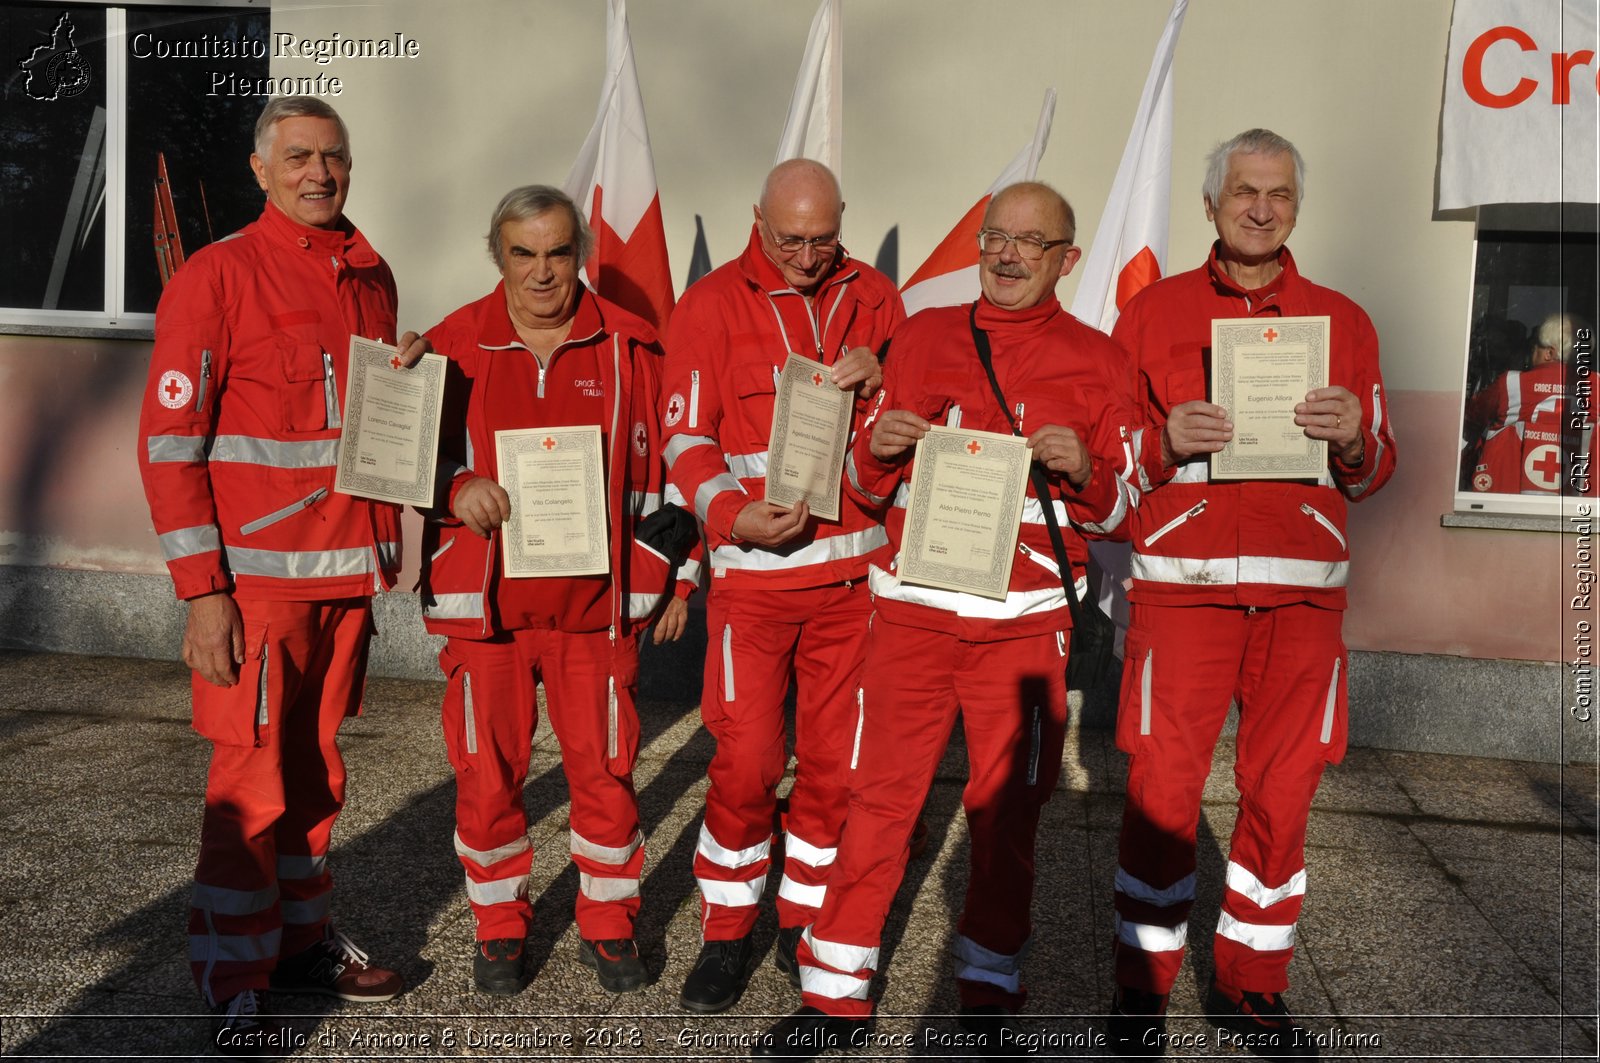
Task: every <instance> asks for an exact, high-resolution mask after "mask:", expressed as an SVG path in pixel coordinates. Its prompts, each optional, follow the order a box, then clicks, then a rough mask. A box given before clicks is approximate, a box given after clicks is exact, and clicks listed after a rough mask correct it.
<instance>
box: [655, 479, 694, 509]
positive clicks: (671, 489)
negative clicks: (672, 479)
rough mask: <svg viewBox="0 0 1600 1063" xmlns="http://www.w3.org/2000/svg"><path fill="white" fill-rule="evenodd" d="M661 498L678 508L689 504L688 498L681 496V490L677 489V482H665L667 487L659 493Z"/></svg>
mask: <svg viewBox="0 0 1600 1063" xmlns="http://www.w3.org/2000/svg"><path fill="white" fill-rule="evenodd" d="M661 500H662V501H663V502H668V503H671V504H672V505H674V506H678V507H679V508H687V507H688V504H689V503H688V500H687V499H685V498H684V497H683V492H682V491H680V490H678V485H677V484H670V483H669V484H667V489H666V490H665V491H663V492H662V494H661Z"/></svg>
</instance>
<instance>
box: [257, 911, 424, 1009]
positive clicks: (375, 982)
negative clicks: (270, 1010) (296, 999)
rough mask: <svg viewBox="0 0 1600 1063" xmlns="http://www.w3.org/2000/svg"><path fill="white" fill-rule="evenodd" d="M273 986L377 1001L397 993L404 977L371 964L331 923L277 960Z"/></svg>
mask: <svg viewBox="0 0 1600 1063" xmlns="http://www.w3.org/2000/svg"><path fill="white" fill-rule="evenodd" d="M272 988H273V989H274V990H276V991H277V992H280V993H316V994H318V995H320V996H325V997H338V998H339V999H340V1000H353V1001H356V1002H358V1003H371V1004H376V1003H381V1002H382V1001H385V1000H393V999H394V998H395V997H397V996H399V995H400V991H401V990H403V989H404V988H405V981H404V980H403V979H402V978H401V977H400V975H399V974H398V973H397V972H395V971H391V970H389V969H388V968H385V967H375V966H373V965H372V964H371V963H369V962H368V961H367V954H366V953H365V952H362V951H361V950H360V949H358V948H356V946H355V943H354V942H352V941H351V940H350V939H349V938H347V937H345V936H344V935H343V934H341V933H339V932H338V931H337V930H335V929H333V927H331V926H330V927H328V935H327V937H325V938H323V939H322V940H321V941H319V942H317V943H316V944H315V945H313V946H311V947H310V948H309V949H306V950H305V951H304V952H301V953H299V954H298V955H295V956H289V957H286V958H284V959H281V960H279V961H278V968H277V970H275V971H273V972H272Z"/></svg>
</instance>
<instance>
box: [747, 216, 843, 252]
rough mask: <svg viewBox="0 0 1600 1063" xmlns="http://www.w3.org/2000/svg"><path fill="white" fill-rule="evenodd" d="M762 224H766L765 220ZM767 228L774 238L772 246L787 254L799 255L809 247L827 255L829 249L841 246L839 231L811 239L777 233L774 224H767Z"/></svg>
mask: <svg viewBox="0 0 1600 1063" xmlns="http://www.w3.org/2000/svg"><path fill="white" fill-rule="evenodd" d="M762 224H763V225H766V223H765V222H763V223H762ZM766 229H767V236H768V237H770V238H771V240H772V246H773V247H776V248H777V249H778V250H779V251H782V252H783V253H784V254H786V255H798V254H799V253H800V252H801V251H803V250H805V249H806V248H808V247H809V248H811V250H813V251H815V252H816V253H817V254H819V255H825V254H827V253H828V252H829V251H832V250H833V249H834V248H835V247H838V246H839V234H838V233H829V234H828V235H826V236H813V237H811V238H809V239H802V238H801V237H798V236H779V235H778V234H777V233H775V232H773V231H772V226H770V225H766Z"/></svg>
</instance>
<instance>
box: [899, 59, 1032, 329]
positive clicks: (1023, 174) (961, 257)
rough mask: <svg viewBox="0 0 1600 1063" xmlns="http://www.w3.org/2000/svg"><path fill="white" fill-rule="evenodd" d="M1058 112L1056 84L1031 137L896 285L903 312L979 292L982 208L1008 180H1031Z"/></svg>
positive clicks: (964, 299) (959, 300) (953, 302)
mask: <svg viewBox="0 0 1600 1063" xmlns="http://www.w3.org/2000/svg"><path fill="white" fill-rule="evenodd" d="M1055 113H1056V90H1055V89H1046V90H1045V93H1044V105H1043V106H1042V107H1041V108H1040V109H1039V124H1038V126H1037V127H1036V128H1035V130H1034V134H1033V139H1032V140H1030V141H1029V142H1028V143H1027V144H1025V145H1023V148H1022V150H1021V151H1019V152H1017V156H1016V158H1014V159H1012V160H1011V163H1010V165H1008V166H1007V167H1006V168H1005V169H1004V170H1001V171H1000V176H999V177H997V178H995V181H994V184H992V185H990V186H989V190H988V191H987V192H985V193H984V194H983V195H982V196H980V197H979V198H978V201H977V202H976V203H974V204H973V205H972V208H971V209H970V210H968V211H967V212H966V213H965V214H963V215H962V216H961V220H960V221H958V222H956V225H955V228H953V229H951V230H950V234H949V235H948V236H946V237H945V238H944V239H943V240H941V241H939V246H938V247H936V248H934V249H933V254H931V255H929V256H928V259H927V261H926V262H924V263H923V264H922V265H921V266H918V267H917V271H916V272H915V273H913V274H912V275H911V278H910V279H909V280H907V281H906V282H905V284H904V285H903V286H902V287H901V289H900V295H901V297H902V298H903V299H904V300H905V304H906V313H907V314H915V313H916V312H917V311H918V310H926V309H927V308H928V307H930V306H954V305H956V304H957V303H968V302H971V301H972V300H974V299H976V298H977V297H978V291H979V287H978V230H979V229H980V228H982V227H983V215H984V212H985V211H987V210H988V209H989V200H990V199H992V198H993V197H994V194H995V193H996V192H998V191H1000V190H1001V189H1002V188H1004V187H1006V186H1007V185H1013V184H1016V183H1017V182H1018V181H1031V180H1033V178H1034V175H1035V174H1037V173H1038V172H1039V158H1040V156H1042V155H1043V154H1044V149H1045V145H1046V144H1048V143H1049V142H1050V121H1051V119H1052V118H1054V117H1055Z"/></svg>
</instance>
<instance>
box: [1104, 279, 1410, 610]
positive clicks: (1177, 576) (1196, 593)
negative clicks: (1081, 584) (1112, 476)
mask: <svg viewBox="0 0 1600 1063" xmlns="http://www.w3.org/2000/svg"><path fill="white" fill-rule="evenodd" d="M1279 255H1280V263H1281V265H1282V267H1283V271H1282V272H1281V273H1280V274H1279V275H1278V276H1277V277H1276V278H1275V279H1274V280H1273V281H1272V282H1271V283H1270V284H1268V285H1266V286H1265V287H1262V288H1258V289H1256V290H1255V291H1245V290H1244V289H1242V288H1240V287H1239V286H1238V285H1236V284H1234V283H1233V281H1232V280H1230V279H1229V278H1228V276H1227V274H1226V273H1224V272H1223V270H1222V267H1221V266H1220V265H1219V264H1218V262H1217V259H1216V250H1215V248H1213V250H1212V253H1211V257H1210V259H1209V260H1208V261H1207V262H1206V264H1205V265H1204V266H1201V267H1200V268H1199V269H1196V270H1191V271H1190V272H1188V273H1180V274H1178V275H1177V276H1174V277H1169V278H1167V279H1166V280H1162V281H1158V282H1156V283H1155V284H1153V285H1151V286H1150V287H1148V288H1146V289H1144V290H1143V291H1141V292H1140V293H1139V294H1138V295H1136V296H1134V298H1133V299H1131V300H1130V301H1129V302H1128V305H1127V307H1126V308H1125V309H1124V310H1123V312H1122V316H1121V318H1119V319H1118V321H1117V327H1116V329H1115V331H1114V332H1113V333H1112V335H1113V337H1114V338H1115V339H1116V340H1117V341H1118V342H1119V343H1120V344H1121V345H1122V347H1123V348H1125V349H1126V350H1127V351H1128V352H1129V353H1131V354H1132V355H1133V359H1134V367H1135V373H1136V379H1135V384H1134V387H1135V390H1136V393H1137V397H1138V399H1139V403H1140V409H1139V413H1140V415H1141V418H1142V420H1143V421H1144V422H1145V423H1147V424H1150V425H1151V426H1152V428H1153V429H1154V430H1152V431H1149V432H1147V433H1146V435H1145V445H1144V446H1143V447H1142V449H1141V453H1140V463H1141V469H1142V472H1141V475H1142V476H1143V477H1144V478H1145V483H1144V486H1145V488H1146V490H1147V491H1148V490H1149V488H1150V487H1151V486H1153V485H1155V484H1163V485H1164V486H1161V487H1160V488H1159V489H1158V490H1155V491H1153V492H1150V493H1148V494H1147V495H1146V497H1145V500H1144V504H1143V505H1141V506H1140V507H1139V512H1138V515H1137V516H1136V518H1135V521H1134V527H1133V559H1132V567H1133V587H1132V589H1131V590H1130V591H1129V593H1128V600H1129V601H1130V602H1149V603H1151V604H1163V605H1195V604H1208V605H1256V606H1271V605H1284V604H1288V603H1290V602H1310V603H1312V604H1314V605H1320V606H1324V607H1327V608H1330V609H1343V608H1344V607H1345V583H1346V581H1347V577H1348V573H1349V564H1350V553H1349V548H1348V543H1347V540H1346V538H1345V499H1346V498H1349V499H1351V500H1352V501H1359V500H1361V499H1363V498H1366V497H1368V496H1369V495H1371V494H1372V493H1373V492H1375V491H1377V490H1378V489H1379V488H1380V487H1382V486H1383V485H1384V483H1385V482H1387V481H1388V479H1389V477H1390V475H1391V474H1392V473H1393V472H1394V463H1395V443H1394V431H1393V429H1392V428H1391V426H1390V424H1389V417H1388V404H1387V403H1386V402H1385V399H1384V393H1383V378H1382V376H1381V375H1380V374H1379V371H1378V336H1377V333H1376V332H1374V331H1373V328H1372V322H1371V321H1370V320H1368V318H1367V315H1366V313H1365V312H1364V311H1363V310H1362V309H1361V308H1360V307H1359V306H1357V305H1356V304H1355V303H1353V302H1351V301H1350V300H1349V299H1348V298H1346V297H1345V296H1343V295H1340V294H1339V293H1338V292H1336V291H1333V290H1332V289H1330V288H1323V287H1320V286H1318V285H1315V284H1312V283H1311V282H1310V281H1308V280H1306V279H1305V278H1303V277H1301V276H1300V273H1299V271H1298V270H1297V269H1295V264H1294V258H1293V257H1292V256H1291V255H1290V254H1289V250H1288V248H1284V249H1283V250H1282V251H1281V252H1279ZM1310 315H1318V316H1320V315H1327V316H1328V317H1330V318H1331V319H1332V321H1331V325H1330V328H1331V332H1330V342H1331V345H1332V351H1331V353H1330V357H1329V365H1328V383H1329V384H1330V385H1337V386H1341V387H1345V388H1348V389H1349V390H1350V391H1351V392H1352V393H1354V394H1355V396H1356V398H1357V399H1359V400H1360V402H1361V411H1362V412H1361V421H1362V426H1363V430H1364V437H1365V438H1364V444H1365V451H1364V453H1363V456H1362V462H1361V465H1360V466H1359V467H1357V468H1347V467H1346V466H1344V465H1343V464H1342V463H1340V462H1339V461H1338V460H1337V459H1333V460H1331V461H1330V462H1329V467H1328V470H1327V471H1326V472H1325V473H1324V474H1323V476H1322V477H1321V479H1320V480H1319V481H1317V482H1315V483H1311V482H1306V483H1299V482H1276V481H1267V480H1255V481H1244V482H1231V483H1212V482H1211V480H1210V473H1209V470H1210V465H1209V462H1208V460H1207V458H1206V457H1205V456H1203V455H1202V456H1200V457H1197V458H1194V459H1191V460H1190V461H1187V462H1184V463H1183V464H1182V465H1180V466H1178V467H1176V468H1174V469H1164V468H1163V467H1162V462H1161V446H1160V429H1161V427H1162V426H1163V425H1165V424H1166V420H1167V414H1168V411H1170V410H1171V409H1172V408H1173V407H1174V406H1176V405H1178V404H1179V403H1182V402H1188V401H1191V400H1196V399H1198V400H1204V399H1205V398H1206V387H1207V385H1206V361H1205V359H1206V351H1207V348H1209V346H1210V343H1211V321H1212V319H1213V318H1224V317H1266V318H1272V317H1299V316H1310Z"/></svg>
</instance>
